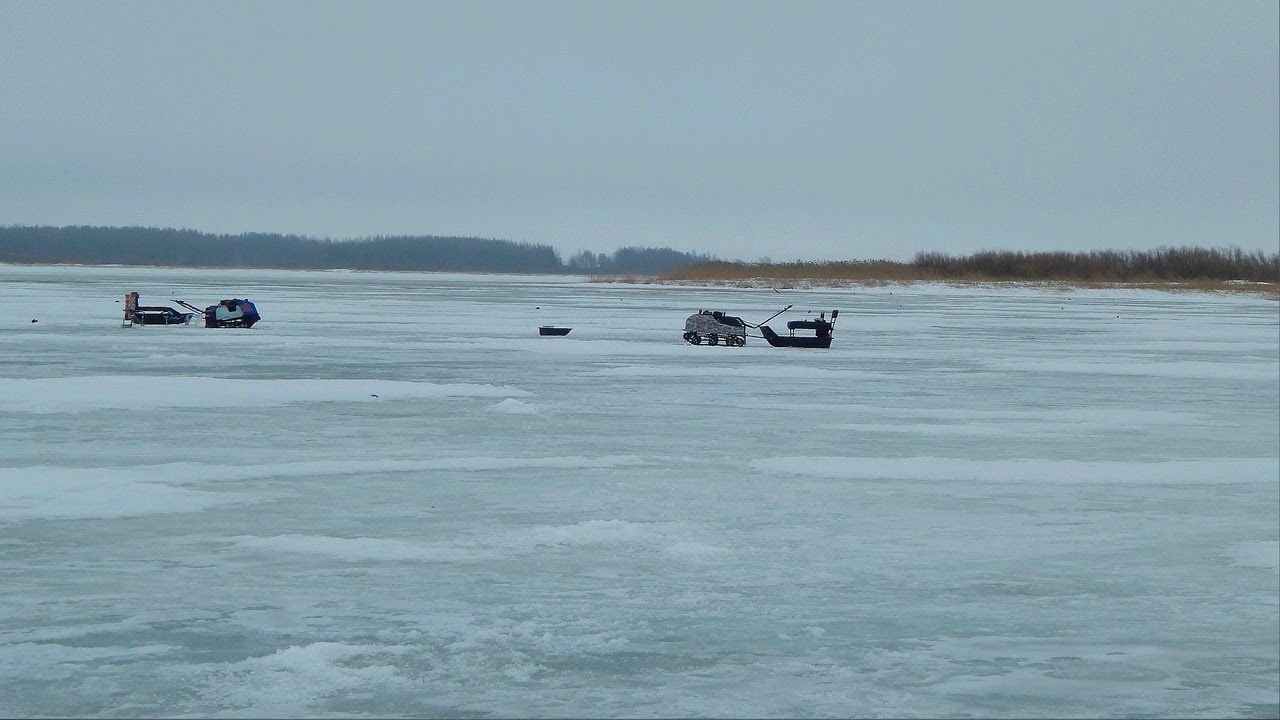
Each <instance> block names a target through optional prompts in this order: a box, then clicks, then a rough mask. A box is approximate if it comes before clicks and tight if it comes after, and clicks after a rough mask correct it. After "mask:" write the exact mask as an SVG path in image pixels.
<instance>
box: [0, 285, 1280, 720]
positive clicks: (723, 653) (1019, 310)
mask: <svg viewBox="0 0 1280 720" xmlns="http://www.w3.org/2000/svg"><path fill="white" fill-rule="evenodd" d="M133 290H136V291H138V292H140V293H141V295H142V300H143V302H144V303H145V304H148V305H164V304H172V299H176V298H181V299H183V300H186V301H188V302H191V303H193V304H195V305H197V306H201V307H203V306H204V305H207V304H210V303H212V302H215V301H217V300H220V299H222V298H224V297H232V296H235V297H246V296H247V297H249V298H251V299H252V300H253V301H254V302H255V303H256V304H257V305H258V308H259V309H260V311H261V312H262V313H263V320H262V321H261V322H260V323H259V324H258V325H256V326H255V327H254V328H253V329H251V330H247V331H246V330H211V329H205V328H203V327H199V326H198V325H191V326H178V327H162V326H147V327H135V328H121V327H120V318H121V315H122V305H121V303H120V302H118V301H119V300H122V299H123V296H124V294H125V293H127V292H129V291H133ZM0 303H3V304H0V307H3V308H4V309H5V312H4V315H3V316H2V317H0V558H2V559H3V560H2V561H0V573H2V574H3V576H2V578H0V579H2V584H0V715H3V716H50V715H52V716H84V717H92V716H104V717H121V716H124V717H146V716H165V717H174V716H201V717H206V716H211V717H263V716H290V717H296V716H325V717H334V716H360V717H370V716H374V717H395V716H441V717H512V716H519V717H574V716H577V717H640V716H659V717H691V716H700V717H848V716H890V717H907V716H913V717H938V716H993V717H1072V716H1074V717H1080V716H1089V717H1099V716H1102V717H1122V716H1134V715H1137V716H1179V717H1222V716H1263V717H1266V716H1270V717H1275V716H1276V715H1277V714H1278V713H1280V700H1278V694H1280V650H1278V648H1280V307H1278V306H1277V304H1276V302H1275V301H1273V300H1267V299H1264V298H1259V297H1251V296H1244V295H1210V294H1174V293H1164V292H1157V291H1146V290H1127V289H1125V290H1115V289H1112V290H1103V289H1095V290H1063V289H1056V290H1045V289H1037V288H1032V287H1011V288H1003V289H991V288H981V287H969V288H950V287H944V286H927V285H916V286H910V287H908V286H885V287H880V288H851V289H787V290H784V291H783V292H782V293H781V294H779V293H777V292H774V291H773V290H772V289H768V288H763V289H735V288H723V287H718V288H711V287H708V288H698V287H666V286H659V285H626V284H609V283H588V282H585V281H584V280H583V279H581V278H565V277H539V276H506V277H503V276H487V275H452V274H413V273H359V272H287V271H230V270H205V271H196V270H168V269H154V268H153V269H137V268H88V267H57V268H53V267H16V266H0ZM789 303H794V304H795V305H796V309H795V310H793V311H792V312H791V313H790V314H788V315H786V316H783V317H782V318H779V321H776V322H779V324H780V321H784V320H786V319H788V318H790V319H798V318H801V317H804V316H805V312H806V311H812V312H813V313H815V314H816V313H817V312H819V311H826V312H829V311H830V310H832V309H839V310H840V318H839V322H838V323H837V328H836V334H835V342H834V344H833V346H832V348H831V349H830V350H824V351H816V350H783V349H774V348H770V347H768V346H767V345H766V344H765V343H764V342H763V341H761V340H759V339H752V340H750V341H749V344H748V345H747V347H744V348H724V347H715V348H712V347H705V346H704V347H693V346H689V345H685V344H684V343H683V342H682V341H681V340H680V334H681V332H682V330H683V323H684V318H685V317H687V316H688V315H689V314H691V313H693V312H695V311H697V310H699V309H720V310H726V311H729V312H730V313H731V314H735V315H741V316H742V317H744V318H746V319H748V320H760V319H763V318H766V317H768V316H769V315H771V314H772V313H773V312H774V311H776V310H777V309H779V308H781V307H782V306H784V305H786V304H789ZM32 319H37V320H38V321H39V322H37V323H32V322H31V320H32ZM547 324H554V325H565V326H569V327H573V328H574V330H573V333H572V334H570V335H568V336H564V337H543V336H539V335H538V333H537V328H538V326H539V325H547Z"/></svg>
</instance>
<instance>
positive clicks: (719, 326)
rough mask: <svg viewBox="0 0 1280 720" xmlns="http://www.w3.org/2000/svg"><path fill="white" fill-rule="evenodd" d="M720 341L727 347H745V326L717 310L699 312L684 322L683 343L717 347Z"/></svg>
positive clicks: (735, 318)
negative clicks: (705, 344)
mask: <svg viewBox="0 0 1280 720" xmlns="http://www.w3.org/2000/svg"><path fill="white" fill-rule="evenodd" d="M721 340H723V341H724V344H725V345H726V346H728V347H742V346H743V345H746V344H747V324H746V323H745V322H743V320H742V318H740V317H735V316H733V315H725V314H724V313H723V312H721V311H719V310H699V311H698V312H697V314H696V315H690V316H689V317H688V318H687V319H686V320H685V321H684V341H685V342H687V343H689V344H690V345H701V344H702V343H703V342H705V343H707V344H708V345H719V344H720V341H721Z"/></svg>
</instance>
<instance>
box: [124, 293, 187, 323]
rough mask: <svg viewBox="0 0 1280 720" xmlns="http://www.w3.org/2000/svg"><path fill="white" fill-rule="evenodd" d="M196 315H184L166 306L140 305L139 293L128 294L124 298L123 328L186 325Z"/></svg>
mask: <svg viewBox="0 0 1280 720" xmlns="http://www.w3.org/2000/svg"><path fill="white" fill-rule="evenodd" d="M193 315H195V313H189V312H187V313H184V312H182V311H180V310H175V309H174V308H171V307H167V306H164V305H139V304H138V293H136V292H131V293H126V294H125V296H124V322H123V323H121V327H129V326H131V325H186V324H187V323H188V322H190V321H191V318H192V316H193Z"/></svg>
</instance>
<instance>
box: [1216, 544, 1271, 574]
mask: <svg viewBox="0 0 1280 720" xmlns="http://www.w3.org/2000/svg"><path fill="white" fill-rule="evenodd" d="M1227 555H1228V557H1231V558H1232V563H1231V564H1232V565H1236V566H1238V567H1250V568H1262V569H1263V570H1270V571H1271V572H1273V573H1276V574H1280V541H1278V540H1268V541H1264V542H1252V543H1241V544H1239V545H1234V546H1232V547H1231V548H1228V550H1227Z"/></svg>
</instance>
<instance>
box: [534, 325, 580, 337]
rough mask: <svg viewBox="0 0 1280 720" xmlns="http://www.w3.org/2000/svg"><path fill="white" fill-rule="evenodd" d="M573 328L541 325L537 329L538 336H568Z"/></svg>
mask: <svg viewBox="0 0 1280 720" xmlns="http://www.w3.org/2000/svg"><path fill="white" fill-rule="evenodd" d="M572 329H573V328H567V327H556V326H554V325H543V326H541V327H539V328H538V334H539V335H568V334H569V331H570V330H572Z"/></svg>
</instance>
